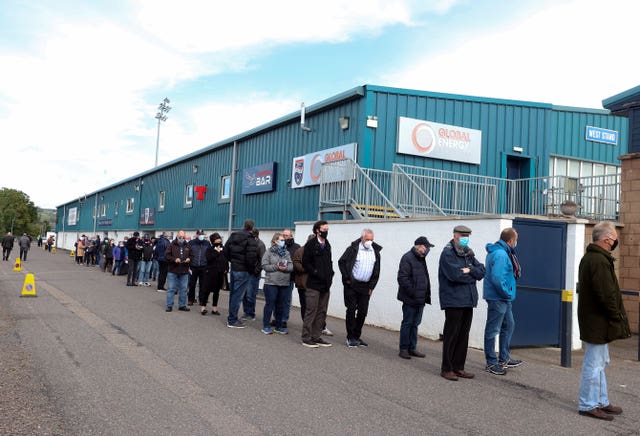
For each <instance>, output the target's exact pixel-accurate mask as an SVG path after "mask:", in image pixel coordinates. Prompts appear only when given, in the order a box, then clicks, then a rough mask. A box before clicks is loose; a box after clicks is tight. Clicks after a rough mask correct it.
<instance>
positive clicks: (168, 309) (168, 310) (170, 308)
mask: <svg viewBox="0 0 640 436" xmlns="http://www.w3.org/2000/svg"><path fill="white" fill-rule="evenodd" d="M172 310H173V307H168V306H167V309H166V310H165V312H171V311H172Z"/></svg>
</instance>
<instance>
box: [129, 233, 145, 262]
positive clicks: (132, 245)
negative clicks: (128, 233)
mask: <svg viewBox="0 0 640 436" xmlns="http://www.w3.org/2000/svg"><path fill="white" fill-rule="evenodd" d="M127 256H129V259H131V260H140V259H142V240H141V239H140V238H138V237H136V236H132V237H130V238H129V239H127Z"/></svg>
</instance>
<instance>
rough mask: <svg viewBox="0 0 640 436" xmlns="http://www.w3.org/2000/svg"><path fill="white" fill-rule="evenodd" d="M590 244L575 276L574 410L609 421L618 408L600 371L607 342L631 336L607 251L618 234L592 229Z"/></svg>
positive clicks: (610, 228) (605, 225) (607, 225)
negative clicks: (579, 351)
mask: <svg viewBox="0 0 640 436" xmlns="http://www.w3.org/2000/svg"><path fill="white" fill-rule="evenodd" d="M592 238H593V243H592V244H589V246H588V247H587V252H586V253H585V255H584V257H583V258H582V260H581V261H580V269H579V273H578V274H579V275H578V323H579V325H580V339H582V341H583V342H584V343H585V344H584V345H585V353H584V360H583V363H582V376H581V378H580V391H579V394H578V411H579V413H580V415H585V416H590V417H592V418H597V419H604V420H607V421H611V420H612V419H613V415H620V414H621V413H622V408H621V407H617V406H613V405H611V404H610V403H609V397H608V395H607V379H606V377H605V372H604V369H605V367H606V366H607V364H608V363H609V348H608V347H609V346H608V344H609V342H612V341H614V340H616V339H623V338H628V337H629V336H631V331H630V329H629V321H628V319H627V314H626V312H625V310H624V306H623V305H622V297H621V296H620V287H619V285H618V279H617V278H616V274H615V272H614V266H613V261H614V258H613V256H611V251H613V250H615V248H616V247H617V246H618V233H617V232H616V228H615V226H614V225H613V223H611V222H606V221H603V222H599V223H598V224H596V225H595V226H594V227H593V233H592Z"/></svg>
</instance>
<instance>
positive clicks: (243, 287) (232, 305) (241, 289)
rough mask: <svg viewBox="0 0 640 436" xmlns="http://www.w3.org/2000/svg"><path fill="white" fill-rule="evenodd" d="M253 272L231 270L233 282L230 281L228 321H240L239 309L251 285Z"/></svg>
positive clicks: (230, 322) (231, 322)
mask: <svg viewBox="0 0 640 436" xmlns="http://www.w3.org/2000/svg"><path fill="white" fill-rule="evenodd" d="M250 277H251V274H249V273H248V272H247V271H231V283H229V287H230V288H231V289H230V292H229V316H228V317H227V322H228V323H229V324H234V323H236V322H237V321H238V310H240V303H241V302H242V299H243V298H244V294H245V293H246V292H247V288H248V287H249V280H250Z"/></svg>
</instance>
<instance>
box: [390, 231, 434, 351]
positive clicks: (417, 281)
mask: <svg viewBox="0 0 640 436" xmlns="http://www.w3.org/2000/svg"><path fill="white" fill-rule="evenodd" d="M433 246H434V245H433V244H431V243H430V242H429V240H428V239H427V238H426V237H425V236H420V237H419V238H418V239H416V240H415V242H414V245H413V248H412V249H411V250H409V251H408V252H406V253H405V254H404V255H403V256H402V258H401V259H400V266H399V268H398V300H400V301H402V323H401V324H400V353H399V354H398V356H400V357H401V358H403V359H411V357H420V358H422V357H425V355H424V353H420V352H419V351H418V350H416V347H417V345H418V326H419V325H420V323H421V322H422V312H423V311H424V306H425V304H431V281H430V280H429V271H428V270H427V262H426V260H425V258H426V257H427V255H428V254H429V251H430V250H431V248H432V247H433Z"/></svg>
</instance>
